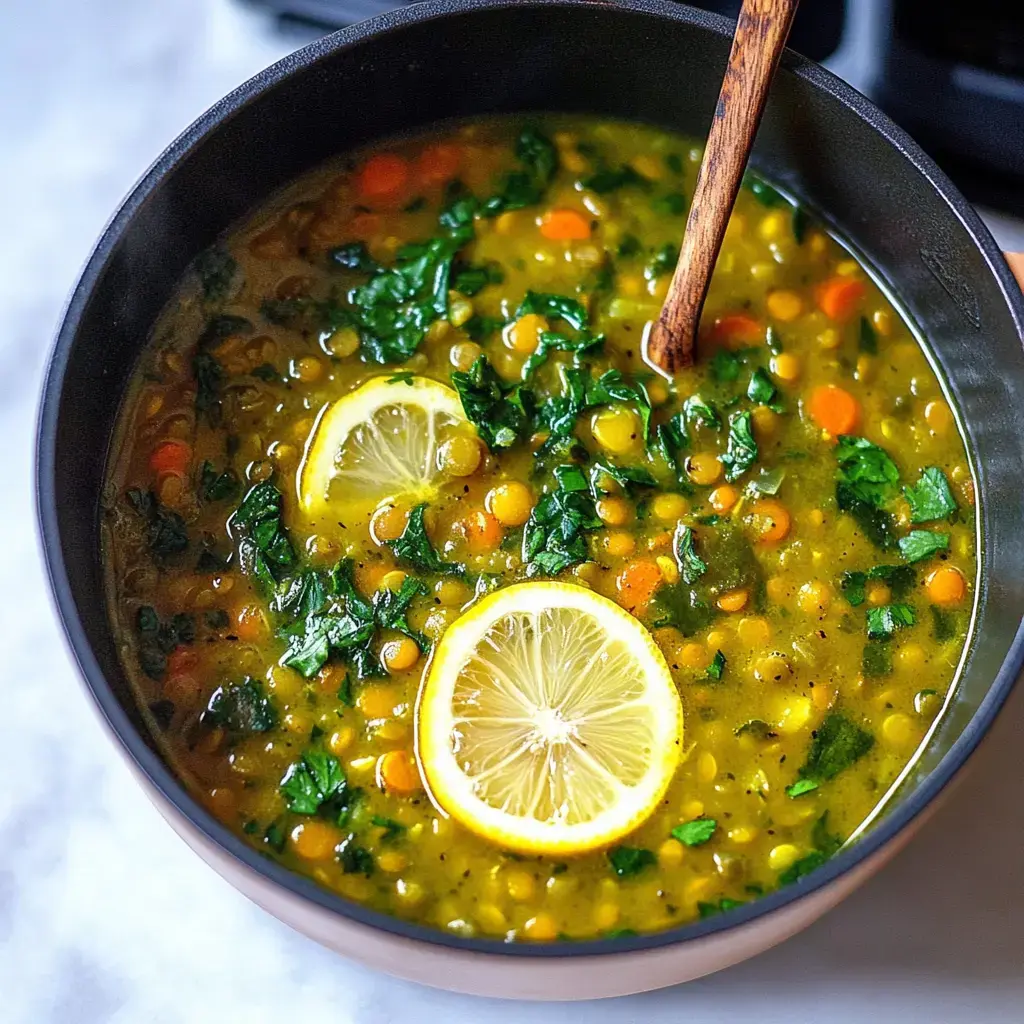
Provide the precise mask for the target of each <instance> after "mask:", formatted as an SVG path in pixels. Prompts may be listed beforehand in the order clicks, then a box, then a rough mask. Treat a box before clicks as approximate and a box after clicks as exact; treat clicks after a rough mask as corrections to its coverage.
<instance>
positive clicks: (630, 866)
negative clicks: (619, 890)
mask: <svg viewBox="0 0 1024 1024" xmlns="http://www.w3.org/2000/svg"><path fill="white" fill-rule="evenodd" d="M657 862H658V858H657V857H655V856H654V854H653V853H652V852H651V851H650V850H645V849H643V848H637V847H634V846H616V847H614V848H613V849H611V850H609V851H608V863H609V864H610V865H611V869H612V871H614V872H615V874H616V875H618V876H619V878H630V877H632V876H633V875H637V874H639V873H640V872H641V871H643V869H644V868H647V867H651V866H652V865H654V864H656V863H657Z"/></svg>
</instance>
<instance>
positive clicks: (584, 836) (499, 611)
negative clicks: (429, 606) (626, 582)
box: [418, 582, 683, 855]
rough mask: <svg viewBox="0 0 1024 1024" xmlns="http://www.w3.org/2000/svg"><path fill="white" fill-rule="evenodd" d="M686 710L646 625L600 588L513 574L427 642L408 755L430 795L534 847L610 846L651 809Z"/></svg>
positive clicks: (479, 824)
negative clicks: (414, 748)
mask: <svg viewBox="0 0 1024 1024" xmlns="http://www.w3.org/2000/svg"><path fill="white" fill-rule="evenodd" d="M682 732H683V710H682V705H681V704H680V702H679V694H678V693H677V691H676V687H675V684H674V683H673V681H672V676H671V674H670V673H669V669H668V665H666V663H665V658H664V656H663V655H662V653H661V651H660V650H659V649H658V647H657V645H656V644H655V642H654V640H653V638H652V637H651V635H650V633H648V631H647V630H646V629H645V628H644V627H643V626H642V625H641V624H640V623H639V622H638V621H637V620H636V619H635V618H633V616H632V615H630V614H629V613H628V612H625V611H623V610H622V609H621V608H620V607H619V606H618V605H616V604H614V603H613V602H611V601H609V600H608V599H607V598H605V597H601V596H600V595H598V594H595V593H594V592H593V591H590V590H586V589H585V588H583V587H578V586H572V585H570V584H566V583H554V582H535V583H520V584H517V585H515V586H511V587H507V588H505V589H504V590H498V591H496V592H494V593H492V594H490V595H488V596H487V597H485V598H484V599H483V600H482V601H480V602H479V604H476V605H474V606H473V607H472V608H470V609H469V610H468V611H467V612H466V613H465V614H464V615H463V616H462V617H461V618H460V619H457V620H456V621H455V623H454V624H453V625H452V626H451V627H450V628H449V629H448V631H447V632H446V633H445V635H444V637H443V639H442V640H441V642H440V643H439V644H438V646H437V649H436V650H435V652H434V655H433V659H432V662H431V665H430V671H429V674H428V676H427V680H426V683H425V684H424V687H423V690H422V692H421V694H420V699H419V706H418V745H419V746H418V754H419V759H420V764H421V765H422V767H423V771H424V773H425V775H426V779H427V783H428V785H429V787H430V791H431V793H432V795H433V797H434V799H435V800H436V801H437V803H438V804H439V805H440V806H441V808H443V809H444V810H445V811H447V812H448V813H449V814H450V815H451V816H452V817H453V818H455V819H456V820H457V821H460V822H461V823H462V824H463V825H465V826H466V827H467V828H469V829H470V830H472V831H473V832H476V833H477V834H478V835H481V836H483V837H484V838H486V839H489V840H491V841H492V842H494V843H497V844H500V845H502V846H505V847H509V848H511V849H514V850H518V851H520V852H523V853H533V854H561V855H569V854H577V853H584V852H585V851H587V850H592V849H595V848H598V847H602V846H608V845H610V844H611V843H613V842H615V840H617V839H618V838H620V837H621V836H623V835H625V834H626V833H627V832H631V831H632V830H633V829H635V828H637V826H639V825H640V824H641V823H642V822H643V821H645V820H646V819H647V818H648V817H649V816H650V814H651V813H652V812H653V811H654V810H655V809H656V808H657V806H658V803H659V801H660V800H661V798H662V796H663V795H664V793H665V790H666V788H667V787H668V784H669V782H670V781H671V779H672V776H673V774H674V772H675V770H676V767H677V766H678V764H679V757H680V751H681V750H682Z"/></svg>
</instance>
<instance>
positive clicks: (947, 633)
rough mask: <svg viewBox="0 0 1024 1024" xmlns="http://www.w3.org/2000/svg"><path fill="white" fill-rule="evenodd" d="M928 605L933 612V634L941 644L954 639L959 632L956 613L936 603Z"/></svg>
mask: <svg viewBox="0 0 1024 1024" xmlns="http://www.w3.org/2000/svg"><path fill="white" fill-rule="evenodd" d="M928 607H929V608H930V609H931V613H932V636H933V637H935V639H936V640H937V641H938V642H939V643H940V644H944V643H945V642H946V641H947V640H952V639H953V638H954V637H955V636H956V635H957V632H958V629H957V617H956V615H955V614H954V613H953V612H949V611H946V610H945V609H944V608H939V607H938V606H937V605H934V604H933V605H929V606H928Z"/></svg>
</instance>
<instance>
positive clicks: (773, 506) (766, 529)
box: [747, 498, 791, 544]
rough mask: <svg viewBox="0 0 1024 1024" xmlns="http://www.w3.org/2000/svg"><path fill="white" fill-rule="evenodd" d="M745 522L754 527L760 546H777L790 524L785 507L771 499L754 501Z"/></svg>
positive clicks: (787, 531)
mask: <svg viewBox="0 0 1024 1024" xmlns="http://www.w3.org/2000/svg"><path fill="white" fill-rule="evenodd" d="M747 521H748V522H749V523H750V524H751V525H752V526H753V527H754V530H755V532H756V533H757V536H758V540H759V541H760V542H761V543H762V544H778V542H779V541H780V540H783V539H784V538H785V537H786V535H787V534H788V533H789V527H790V523H791V520H790V516H789V512H788V511H787V509H786V506H785V505H783V504H782V502H780V501H775V500H774V499H772V498H765V499H764V500H763V501H755V502H754V504H753V505H752V506H751V507H750V514H749V516H747Z"/></svg>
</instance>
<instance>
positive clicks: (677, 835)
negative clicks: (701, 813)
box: [672, 818, 718, 846]
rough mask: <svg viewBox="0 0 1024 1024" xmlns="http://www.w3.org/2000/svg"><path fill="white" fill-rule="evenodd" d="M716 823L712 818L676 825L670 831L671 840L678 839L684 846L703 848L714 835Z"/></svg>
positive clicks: (697, 819) (696, 819)
mask: <svg viewBox="0 0 1024 1024" xmlns="http://www.w3.org/2000/svg"><path fill="white" fill-rule="evenodd" d="M717 828H718V822H717V821H715V819H714V818H695V819H694V820H693V821H687V822H684V823H683V824H682V825H676V827H675V828H674V829H672V838H673V839H678V840H679V842H681V843H682V844H683V845H684V846H703V845H704V844H705V843H706V842H708V841H709V840H710V839H711V837H712V836H713V835H714V834H715V830H716V829H717Z"/></svg>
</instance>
